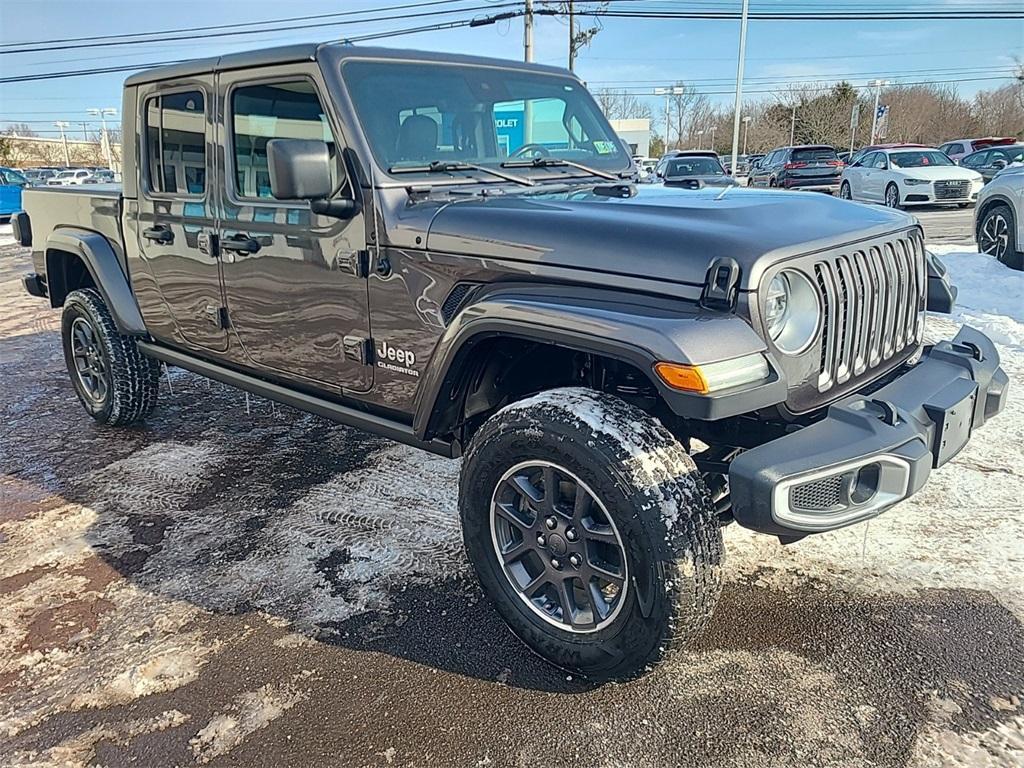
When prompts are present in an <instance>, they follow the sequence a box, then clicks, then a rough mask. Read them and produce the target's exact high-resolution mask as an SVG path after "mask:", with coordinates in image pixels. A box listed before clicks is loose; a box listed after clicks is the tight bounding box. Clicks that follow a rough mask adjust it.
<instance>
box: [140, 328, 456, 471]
mask: <svg viewBox="0 0 1024 768" xmlns="http://www.w3.org/2000/svg"><path fill="white" fill-rule="evenodd" d="M136 345H137V346H138V348H139V351H140V352H142V353H143V354H144V355H146V356H148V357H152V358H154V359H156V360H160V361H162V362H164V363H167V364H168V365H175V366H177V367H179V368H184V369H185V370H188V371H192V372H193V373H198V374H199V375H200V376H205V377H206V378H208V379H213V380H214V381H220V382H223V383H225V384H229V385H231V386H233V387H237V388H238V389H243V390H245V391H247V392H252V393H253V394H254V395H259V396H260V397H265V398H267V399H268V400H274V401H275V402H278V403H283V404H284V405H290V406H291V407H292V408H298V409H299V410H300V411H308V412H309V413H315V414H316V415H317V416H322V417H323V418H325V419H328V420H330V421H336V422H338V423H339V424H344V425H346V426H349V427H355V428H356V429H362V430H365V431H366V432H372V433H373V434H375V435H380V436H381V437H386V438H387V439H388V440H394V441H395V442H398V443H404V444H405V445H411V446H413V447H414V448H419V449H421V450H424V451H429V452H430V453H436V454H439V455H441V456H447V457H448V458H456V457H458V456H459V455H460V454H461V451H460V450H459V446H458V444H457V443H449V442H447V441H445V440H421V439H420V438H419V437H417V436H416V433H415V432H414V431H413V428H412V427H411V426H407V425H405V424H400V423H398V422H395V421H391V420H390V419H385V418H383V417H382V416H376V415H374V414H372V413H366V412H364V411H359V410H356V409H355V408H349V407H348V406H345V405H341V404H340V403H336V402H333V401H332V400H327V399H325V398H322V397H317V396H316V395H310V394H307V393H305V392H298V391H296V390H294V389H289V388H288V387H283V386H281V385H280V384H274V383H273V382H270V381H265V380H264V379H260V378H257V377H256V376H252V375H250V374H247V373H240V372H239V371H235V370H233V369H231V368H225V367H224V366H222V365H217V364H216V363H211V362H208V361H206V360H201V359H199V358H196V357H192V356H191V355H188V354H185V353H184V352H179V351H178V350H176V349H170V348H168V347H164V346H160V345H159V344H154V343H152V342H149V341H141V340H140V341H137V342H136Z"/></svg>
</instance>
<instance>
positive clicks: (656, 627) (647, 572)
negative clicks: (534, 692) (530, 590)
mask: <svg viewBox="0 0 1024 768" xmlns="http://www.w3.org/2000/svg"><path fill="white" fill-rule="evenodd" d="M534 461H540V462H550V463H552V464H554V465H557V466H558V467H561V468H564V469H566V470H568V471H569V472H571V473H572V474H574V475H576V476H577V477H578V478H580V479H581V480H582V481H583V482H584V483H585V485H586V486H588V487H589V489H590V490H591V491H592V492H593V494H594V495H595V497H596V498H597V499H598V500H599V501H600V503H601V505H603V507H604V508H606V509H607V512H608V515H609V517H610V518H612V520H613V522H614V526H615V528H617V530H618V532H619V533H620V534H621V539H622V542H623V546H624V549H625V553H626V558H627V563H628V578H627V580H626V581H627V588H626V590H625V591H624V593H623V595H622V605H621V608H620V610H618V613H617V614H616V615H615V616H614V618H613V619H610V620H609V621H610V623H609V624H607V626H604V627H602V628H599V629H596V630H594V631H591V632H587V633H577V632H572V631H565V630H563V629H560V628H559V627H557V626H552V624H551V623H550V622H548V621H545V620H544V619H543V617H541V616H538V615H537V611H535V610H531V607H530V606H528V605H527V602H526V601H525V600H524V599H523V598H522V597H521V595H520V592H519V591H517V588H516V586H515V585H514V584H513V583H512V581H511V580H510V578H509V577H507V576H506V572H505V569H504V566H503V565H502V563H501V561H500V560H499V556H498V553H497V552H496V549H497V545H496V543H495V540H494V539H493V538H492V535H493V530H492V523H491V505H492V502H493V501H494V500H495V499H496V495H495V494H496V486H497V485H498V484H499V482H500V481H501V479H502V478H503V477H504V476H505V474H506V473H507V472H508V471H509V470H510V469H512V468H514V467H516V466H518V465H520V464H522V463H524V462H527V463H529V462H534ZM459 510H460V515H461V518H462V530H463V537H464V540H465V544H466V549H467V551H468V553H469V557H470V560H471V562H472V564H473V567H474V568H475V570H476V573H477V575H478V577H479V579H480V582H481V584H482V585H483V588H484V590H485V592H486V593H487V594H488V596H489V597H490V598H491V599H492V601H493V602H494V604H495V606H496V608H497V610H498V612H499V613H500V614H501V616H502V617H503V618H504V620H505V621H506V623H507V624H508V625H509V627H510V628H511V629H512V631H513V632H514V633H515V634H516V635H517V636H518V637H519V638H520V639H521V640H522V641H523V642H524V643H526V645H527V646H529V647H530V648H531V649H532V650H533V651H535V652H536V653H538V654H539V655H540V656H542V657H543V658H545V659H547V660H548V661H550V662H552V663H553V664H555V665H557V666H559V667H562V668H564V669H569V670H572V671H575V672H577V673H580V674H582V675H585V676H587V677H589V678H591V679H599V680H603V679H624V678H629V677H632V676H634V675H636V674H638V673H640V672H642V671H644V669H645V668H648V667H649V666H651V665H653V664H655V663H657V662H658V661H660V660H662V659H664V658H665V657H666V656H667V655H668V654H669V653H671V651H672V650H673V649H675V648H679V647H681V646H683V645H685V643H686V642H687V641H689V640H690V639H692V638H693V637H694V636H695V635H697V634H698V633H699V632H700V631H701V630H702V629H703V628H704V626H705V625H706V624H707V622H708V620H709V618H710V617H711V615H712V613H713V611H714V608H715V605H716V604H717V602H718V598H719V595H720V594H721V566H722V561H723V547H722V534H721V529H720V527H719V524H718V521H717V519H716V517H715V515H714V513H713V510H712V505H711V499H710V495H709V493H708V490H707V487H706V486H705V484H704V482H703V480H702V478H701V476H700V473H699V472H698V471H697V468H696V466H695V465H694V463H693V460H692V459H691V458H690V457H689V455H688V454H687V453H686V451H685V450H684V448H683V446H682V445H681V444H680V443H679V441H677V440H676V439H675V438H674V437H673V436H672V434H671V433H670V432H669V431H668V430H667V429H665V427H664V426H662V424H661V423H660V422H659V421H657V420H656V419H654V418H653V417H651V416H649V415H648V414H646V413H645V412H643V411H642V410H640V409H638V408H636V407H634V406H632V405H629V404H628V403H626V402H624V401H622V400H620V399H618V398H616V397H613V396H610V395H607V394H603V393H599V392H595V391H593V390H589V389H582V388H565V389H556V390H551V391H549V392H544V393H541V394H539V395H536V396H534V397H531V398H528V399H526V400H522V401H519V402H516V403H514V404H512V405H510V406H508V407H506V408H504V409H503V410H501V411H499V412H498V413H497V414H495V415H494V416H492V417H491V418H490V419H489V420H488V421H487V422H486V423H485V424H484V425H483V426H482V427H481V428H480V430H479V431H478V432H477V434H476V435H475V436H474V437H473V440H472V442H471V443H470V445H469V448H468V450H467V452H466V454H465V457H464V459H463V465H462V475H461V478H460V484H459ZM540 532H541V531H539V530H538V533H540Z"/></svg>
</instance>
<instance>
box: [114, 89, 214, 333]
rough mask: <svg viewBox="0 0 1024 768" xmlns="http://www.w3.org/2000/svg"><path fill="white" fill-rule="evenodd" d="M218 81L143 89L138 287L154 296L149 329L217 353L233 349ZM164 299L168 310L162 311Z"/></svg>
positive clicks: (136, 284) (140, 136) (140, 101)
mask: <svg viewBox="0 0 1024 768" xmlns="http://www.w3.org/2000/svg"><path fill="white" fill-rule="evenodd" d="M213 94H214V89H213V78H212V76H204V77H197V78H189V79H188V80H187V81H180V82H174V83H167V84H163V83H162V84H154V85H150V86H143V87H142V88H141V89H140V93H139V102H138V103H139V108H140V110H141V114H140V115H139V124H140V126H141V131H140V134H139V144H140V153H139V154H140V157H141V160H142V165H141V167H142V174H141V178H140V180H139V198H138V214H137V224H138V226H137V234H136V237H137V238H138V247H139V252H140V253H141V256H142V258H141V260H140V263H141V265H142V270H140V273H139V274H134V275H132V283H133V285H135V286H136V289H137V290H138V291H139V292H140V293H142V294H143V295H144V296H146V297H147V298H148V296H150V295H151V296H152V297H153V299H154V300H153V301H144V302H143V303H144V304H145V305H146V306H147V307H153V308H154V309H149V310H147V316H146V327H147V328H149V329H150V331H151V333H152V334H153V335H154V336H155V337H156V338H158V339H161V340H163V341H168V342H171V343H176V344H180V345H183V346H186V347H199V348H202V349H208V350H213V351H221V350H224V349H226V348H227V333H226V331H225V330H224V316H223V312H222V308H223V300H222V293H221V285H220V269H219V264H218V263H217V258H216V255H215V254H214V253H213V252H212V250H211V249H210V247H209V236H210V234H211V233H213V232H216V229H217V220H216V211H215V210H214V204H213V201H214V199H215V195H214V193H213V189H214V185H213V182H212V172H211V171H212V168H213V160H212V152H210V151H208V149H210V148H211V147H212V146H213V142H214V128H213V126H214V121H213V118H212V115H213V114H214V109H213V103H212V102H213V98H214V97H213ZM161 303H162V305H163V307H164V308H166V312H164V311H160V310H159V309H155V307H159V306H160V304H161Z"/></svg>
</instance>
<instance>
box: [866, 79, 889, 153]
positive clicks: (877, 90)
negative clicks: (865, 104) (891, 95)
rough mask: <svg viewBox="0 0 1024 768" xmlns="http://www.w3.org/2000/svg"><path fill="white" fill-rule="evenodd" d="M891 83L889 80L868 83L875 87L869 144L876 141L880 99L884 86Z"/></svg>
mask: <svg viewBox="0 0 1024 768" xmlns="http://www.w3.org/2000/svg"><path fill="white" fill-rule="evenodd" d="M888 84H889V81H888V80H872V81H871V82H870V83H868V85H870V86H872V87H874V89H875V111H874V113H873V114H872V115H871V141H869V142H868V144H874V143H875V131H877V130H878V100H879V99H880V98H881V96H882V88H883V87H884V86H886V85H888Z"/></svg>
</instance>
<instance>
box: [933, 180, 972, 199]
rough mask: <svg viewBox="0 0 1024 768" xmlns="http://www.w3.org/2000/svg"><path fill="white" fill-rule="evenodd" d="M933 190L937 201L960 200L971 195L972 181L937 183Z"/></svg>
mask: <svg viewBox="0 0 1024 768" xmlns="http://www.w3.org/2000/svg"><path fill="white" fill-rule="evenodd" d="M932 188H933V190H934V191H935V199H936V200H958V199H960V198H967V197H969V196H970V194H971V182H970V181H936V182H935V183H934V184H933V185H932Z"/></svg>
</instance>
